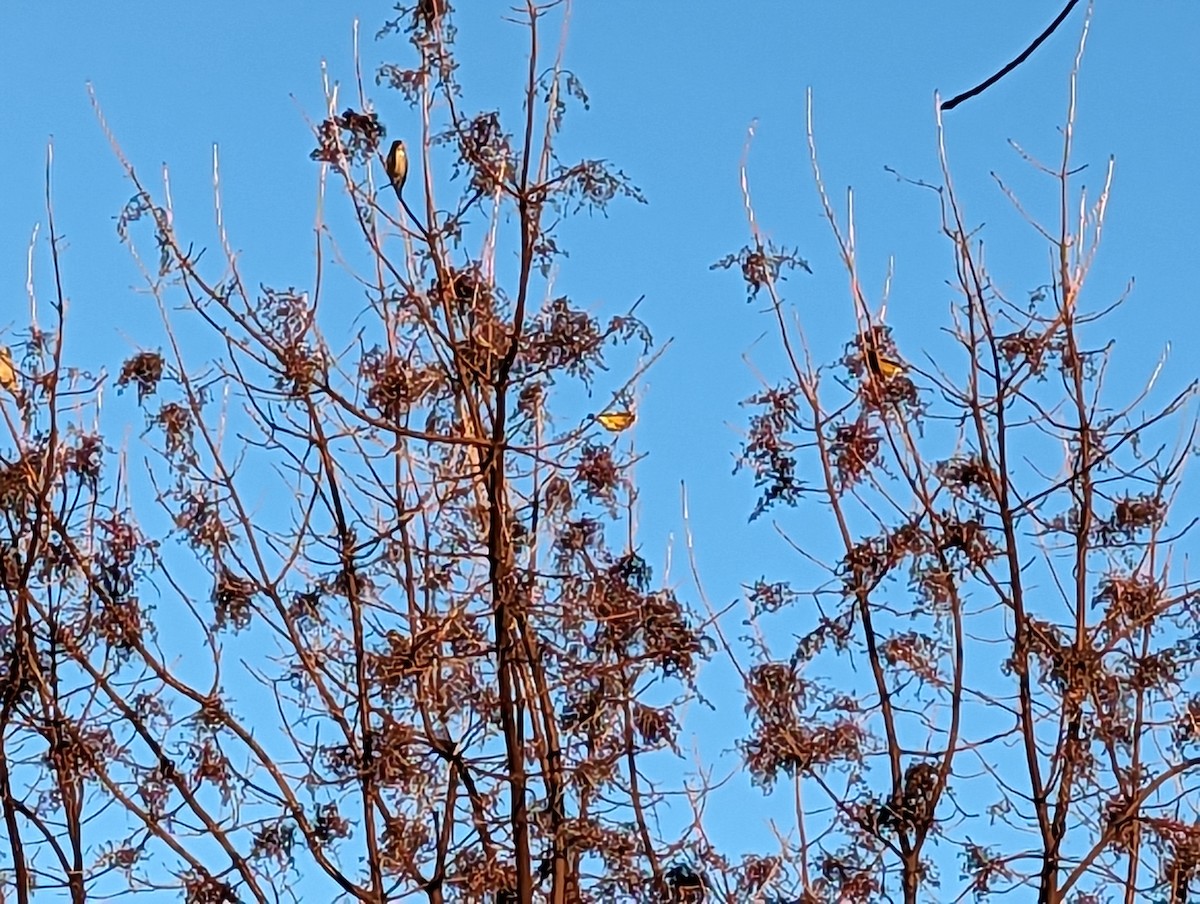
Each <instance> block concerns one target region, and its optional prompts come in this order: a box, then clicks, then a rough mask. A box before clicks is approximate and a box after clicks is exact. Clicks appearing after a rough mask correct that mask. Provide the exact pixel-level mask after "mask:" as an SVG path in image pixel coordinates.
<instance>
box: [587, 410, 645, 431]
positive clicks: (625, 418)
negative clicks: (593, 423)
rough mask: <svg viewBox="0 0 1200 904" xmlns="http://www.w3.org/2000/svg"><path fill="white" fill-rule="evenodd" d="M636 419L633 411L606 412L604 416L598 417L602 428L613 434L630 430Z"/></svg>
mask: <svg viewBox="0 0 1200 904" xmlns="http://www.w3.org/2000/svg"><path fill="white" fill-rule="evenodd" d="M636 419H637V418H636V416H635V415H634V413H633V412H632V411H606V412H604V413H603V414H598V415H596V420H598V421H599V422H600V426H601V427H603V428H604V429H605V430H611V431H612V432H613V433H620V432H621V431H622V430H628V429H629V427H630V426H631V425H632V424H633V422H634V421H635V420H636Z"/></svg>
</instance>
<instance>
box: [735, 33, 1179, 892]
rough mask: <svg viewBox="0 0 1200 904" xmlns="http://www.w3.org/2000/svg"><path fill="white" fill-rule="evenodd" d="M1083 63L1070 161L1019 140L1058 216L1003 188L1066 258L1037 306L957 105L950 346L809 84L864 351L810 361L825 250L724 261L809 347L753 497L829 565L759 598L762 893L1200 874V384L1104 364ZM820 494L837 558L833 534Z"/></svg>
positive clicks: (942, 198) (1103, 203)
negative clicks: (778, 813) (784, 830)
mask: <svg viewBox="0 0 1200 904" xmlns="http://www.w3.org/2000/svg"><path fill="white" fill-rule="evenodd" d="M1086 28H1087V26H1086V25H1085V26H1084V35H1085V36H1086ZM1082 51H1083V44H1082V42H1081V44H1080V48H1079V53H1080V55H1082ZM1078 66H1079V58H1078V57H1077V59H1076V65H1075V68H1074V70H1073V71H1072V76H1071V86H1070V105H1069V109H1068V113H1067V120H1066V121H1067V126H1066V128H1065V130H1064V141H1063V146H1062V154H1061V158H1060V159H1059V160H1058V161H1057V162H1055V163H1052V164H1048V165H1047V164H1043V163H1041V162H1039V161H1037V160H1035V159H1034V158H1033V157H1031V156H1030V155H1028V154H1026V153H1025V152H1024V151H1020V149H1019V148H1018V151H1020V153H1021V157H1022V158H1023V160H1024V161H1025V162H1026V163H1027V164H1028V165H1030V166H1033V167H1035V168H1036V169H1037V170H1038V171H1039V172H1040V173H1042V174H1043V175H1045V176H1046V177H1048V179H1050V180H1052V183H1053V186H1054V193H1055V195H1056V197H1057V205H1056V206H1057V209H1058V219H1057V222H1054V223H1051V224H1047V223H1042V222H1038V221H1036V220H1034V219H1033V218H1031V217H1029V216H1028V215H1027V214H1026V213H1025V208H1024V207H1023V206H1022V204H1021V202H1020V201H1019V199H1017V198H1016V197H1015V196H1014V195H1013V194H1012V193H1011V192H1009V190H1008V188H1007V187H1006V186H1005V184H1004V183H1003V182H1002V181H999V180H997V182H998V188H999V190H1001V191H1002V192H1004V193H1005V194H1006V195H1007V196H1008V197H1009V198H1011V200H1012V201H1013V205H1014V209H1015V210H1016V211H1017V212H1018V215H1019V216H1021V217H1023V218H1024V219H1025V220H1026V221H1027V222H1028V224H1029V226H1030V227H1031V228H1032V229H1033V230H1034V231H1035V233H1036V234H1037V235H1038V236H1039V237H1040V238H1041V240H1043V241H1044V242H1045V245H1046V247H1047V248H1048V250H1049V252H1050V255H1049V257H1050V260H1051V262H1052V266H1051V268H1050V272H1049V273H1048V276H1047V279H1046V282H1045V284H1044V285H1042V286H1039V287H1038V288H1036V289H1034V290H1032V291H1030V292H1029V294H1028V297H1027V298H1013V297H1011V296H1010V295H1009V294H1008V293H1007V292H1006V291H1005V290H1004V289H1003V288H1002V286H1003V285H1004V280H994V279H993V277H992V275H991V274H992V272H993V271H992V268H993V267H995V266H997V262H996V261H997V255H995V254H993V255H992V256H991V260H990V262H989V261H985V253H984V251H985V246H986V234H980V233H979V231H978V230H977V228H976V227H975V225H973V224H972V223H971V221H970V219H969V215H968V214H967V213H966V211H965V210H964V205H963V202H962V200H961V199H960V196H959V194H958V193H957V192H956V190H955V187H954V183H953V181H952V179H951V174H950V168H949V165H948V163H947V156H946V152H945V150H944V147H945V145H944V143H942V142H941V141H940V139H941V137H942V136H941V132H940V124H939V147H940V148H941V149H942V151H941V161H942V179H941V182H940V184H938V185H931V184H927V183H923V182H916V181H913V182H912V183H911V184H913V185H915V186H916V187H917V188H919V189H926V190H929V191H930V192H931V193H932V195H933V197H935V198H936V199H937V202H938V205H939V209H940V212H941V221H942V230H943V232H944V234H945V236H946V238H947V239H948V241H949V247H950V248H951V250H952V252H953V263H954V279H953V282H952V284H953V287H954V288H955V289H956V296H957V297H956V299H955V300H954V302H953V303H952V305H951V320H950V321H949V323H948V324H947V333H948V335H949V336H950V337H952V339H953V344H954V345H955V346H956V347H957V349H958V353H957V355H954V356H953V361H954V362H955V363H954V364H953V365H951V364H950V363H949V361H947V363H940V362H938V361H934V360H932V359H928V358H927V359H925V360H919V359H918V358H917V355H916V354H915V352H912V353H909V354H906V353H905V352H910V350H902V349H900V348H898V347H897V341H896V338H895V333H893V330H892V328H891V327H890V326H889V325H888V324H887V323H886V322H885V321H884V317H883V315H884V312H885V311H886V298H885V299H883V300H882V303H879V304H876V303H873V302H872V301H871V300H870V299H869V298H868V297H867V295H866V293H865V291H864V289H863V287H862V283H861V282H860V279H859V270H858V258H857V252H856V247H855V228H856V227H855V222H854V216H853V206H852V205H850V206H849V219H848V220H842V221H840V220H839V218H838V216H837V214H836V212H835V208H834V204H833V202H832V201H831V200H830V199H829V196H828V194H827V193H826V189H825V186H824V183H823V182H822V179H821V173H820V169H819V167H818V166H817V154H816V144H815V140H814V132H813V127H812V119H811V110H812V105H811V98H810V106H809V111H810V113H809V116H810V119H809V129H808V134H809V143H810V151H811V159H812V164H813V178H814V181H815V183H816V185H817V187H818V189H819V194H820V197H821V200H822V204H823V206H824V210H825V213H826V216H827V219H828V222H829V224H830V226H831V227H832V229H833V231H834V233H835V236H836V238H837V241H838V244H839V247H840V249H841V257H842V262H843V264H844V266H845V270H846V273H847V274H848V276H849V299H848V303H849V306H850V308H851V309H852V310H853V312H854V320H855V323H856V327H855V329H854V332H853V334H852V336H851V337H850V339H849V341H848V342H847V344H846V347H845V350H844V353H843V355H842V356H841V357H840V358H839V359H838V360H836V361H833V362H830V363H826V364H819V363H817V361H816V360H814V354H813V352H812V350H811V349H810V347H809V345H808V343H807V341H806V338H805V334H804V331H803V329H802V322H803V313H802V312H803V310H804V308H803V306H800V307H799V312H801V313H798V315H797V317H796V318H793V317H792V316H790V314H789V313H788V308H787V307H786V306H785V304H784V302H783V299H782V297H781V294H780V290H781V283H780V280H781V278H782V277H783V275H784V273H785V271H786V270H787V269H789V268H792V269H794V268H795V267H797V266H799V265H800V264H801V263H803V262H802V261H800V259H799V258H798V257H797V256H796V255H795V254H794V253H792V252H787V251H786V250H781V249H779V248H776V247H774V246H771V245H770V244H768V242H767V241H766V240H765V239H764V238H762V237H761V235H760V233H759V232H758V229H757V226H756V224H755V221H754V218H753V216H751V220H750V222H751V227H752V229H753V235H752V242H751V244H750V245H748V246H747V247H746V248H745V249H743V250H742V252H740V253H738V254H734V255H731V256H730V257H729V258H727V259H726V260H724V261H721V262H720V263H719V264H718V266H723V267H728V268H736V269H740V272H741V274H742V276H743V278H744V279H745V282H746V284H747V286H748V287H749V291H750V297H751V298H752V299H753V298H759V297H762V298H768V299H769V302H770V304H769V308H768V310H769V311H770V312H771V316H772V317H773V318H774V320H775V323H776V326H777V329H778V336H779V339H780V342H781V343H782V346H783V349H784V351H785V352H786V359H787V361H788V362H789V363H790V373H789V374H788V375H787V377H786V379H785V380H784V381H783V382H782V383H780V384H778V385H775V386H769V387H767V388H765V389H764V390H763V392H762V393H761V394H759V395H757V396H756V397H755V398H754V399H752V400H751V402H752V403H753V404H754V405H755V406H756V414H755V415H754V417H753V418H752V420H751V424H750V430H749V433H748V438H747V440H746V442H745V444H744V448H743V455H742V461H743V464H744V466H745V467H746V468H748V469H750V470H751V471H752V473H753V474H754V475H755V478H756V481H757V483H758V485H759V487H760V490H761V497H760V502H759V507H758V509H756V511H755V514H756V515H759V514H762V513H764V512H765V511H767V510H772V511H775V512H780V510H782V509H784V508H791V507H795V508H798V509H800V510H801V511H804V512H807V513H809V514H808V515H807V516H806V517H804V518H803V519H802V520H800V521H799V526H798V527H797V528H796V529H794V530H791V529H788V528H787V525H788V524H789V522H790V519H788V518H786V517H784V515H783V514H782V513H780V514H779V515H778V517H779V524H780V526H781V528H783V529H784V530H785V531H786V532H787V535H788V537H789V540H790V542H791V543H792V545H793V546H794V547H795V548H796V549H797V550H798V551H799V552H801V553H802V554H803V555H804V557H805V559H806V560H807V561H808V562H810V563H816V564H818V565H819V567H820V569H821V571H822V573H823V575H824V577H823V578H821V579H819V580H817V581H816V582H815V584H814V585H813V586H811V587H810V588H808V589H801V588H800V587H798V586H797V585H796V584H795V583H794V582H772V581H769V580H767V579H765V578H764V579H762V580H760V581H758V582H757V583H754V584H753V585H752V586H751V587H750V591H749V597H748V599H749V602H750V604H751V606H752V610H753V623H754V625H755V633H754V635H753V636H754V637H755V638H757V640H756V648H755V649H754V650H753V651H752V653H753V661H752V663H751V664H750V665H748V666H743V667H741V668H743V671H744V674H745V675H746V689H747V697H748V706H749V708H750V711H751V714H752V725H751V730H750V733H749V735H748V736H747V737H746V738H745V739H744V741H743V745H742V749H743V752H744V754H745V760H746V766H747V768H748V769H749V770H750V773H751V775H752V776H753V778H754V780H755V781H756V782H757V783H759V784H760V785H762V786H764V787H765V788H766V789H768V790H773V789H775V788H776V787H777V786H778V785H779V784H780V783H781V782H783V781H785V780H788V781H790V783H791V784H792V785H793V789H794V794H795V801H796V803H795V825H794V826H793V827H792V831H791V833H790V834H781V836H780V837H781V844H780V848H779V851H778V852H777V853H775V854H773V855H772V856H770V857H764V858H763V859H762V860H761V862H760V863H759V865H758V868H759V873H758V875H759V878H760V880H761V884H760V886H759V889H760V890H761V891H760V893H761V894H762V896H763V899H764V900H802V901H843V900H845V901H874V900H902V901H906V902H916V901H929V900H935V899H938V900H961V899H963V898H967V897H972V896H974V897H976V898H983V897H986V896H987V895H988V894H989V893H997V894H999V893H1002V892H1011V893H1014V894H1016V895H1017V896H1018V898H1019V899H1020V900H1027V899H1028V900H1032V898H1027V897H1025V896H1026V895H1032V894H1036V895H1037V900H1039V901H1044V902H1058V901H1068V900H1070V901H1078V902H1085V901H1088V902H1090V901H1113V900H1121V901H1125V902H1134V901H1150V900H1161V901H1170V902H1173V904H1175V902H1184V901H1187V900H1189V899H1190V898H1189V890H1190V889H1192V888H1194V887H1195V885H1196V880H1197V878H1198V877H1200V844H1198V840H1200V821H1198V819H1197V807H1198V806H1200V796H1198V792H1197V788H1196V786H1195V785H1193V782H1195V781H1196V780H1197V778H1200V772H1198V771H1197V769H1198V767H1200V759H1198V758H1197V749H1196V748H1197V743H1198V742H1200V732H1198V731H1197V721H1196V713H1197V712H1198V711H1200V710H1198V704H1197V702H1196V701H1197V699H1198V698H1197V692H1198V690H1200V688H1198V687H1197V683H1196V678H1195V673H1196V662H1197V658H1196V656H1197V651H1196V644H1195V638H1196V637H1197V636H1198V634H1200V623H1198V616H1197V606H1196V602H1195V590H1194V588H1193V586H1192V584H1191V582H1190V581H1189V579H1188V578H1187V576H1186V574H1184V573H1183V571H1182V568H1181V564H1182V563H1181V560H1182V558H1183V547H1182V546H1180V545H1179V544H1180V541H1181V540H1182V539H1183V538H1184V537H1185V535H1186V534H1187V532H1188V529H1189V528H1190V527H1191V525H1192V523H1193V519H1192V518H1190V517H1188V516H1185V515H1182V514H1180V513H1179V511H1178V507H1174V508H1173V504H1174V503H1176V502H1177V500H1178V499H1179V497H1180V493H1181V486H1182V484H1181V480H1182V475H1183V471H1184V468H1185V465H1186V463H1187V461H1188V460H1189V458H1191V457H1192V455H1193V454H1194V448H1195V427H1196V425H1195V419H1194V416H1193V415H1192V414H1190V413H1189V412H1188V410H1187V407H1186V406H1187V403H1188V402H1189V401H1190V400H1191V399H1192V398H1193V396H1194V394H1195V389H1196V386H1195V384H1194V383H1193V384H1191V385H1188V386H1187V387H1186V388H1185V389H1184V390H1183V391H1181V392H1178V393H1166V394H1164V390H1162V389H1160V387H1159V386H1158V385H1157V382H1158V377H1159V375H1160V371H1161V370H1162V366H1163V362H1161V361H1160V362H1159V363H1158V365H1157V366H1156V367H1155V368H1154V369H1153V371H1152V372H1151V373H1150V374H1149V376H1148V378H1147V379H1146V380H1145V383H1144V385H1143V386H1142V387H1140V388H1134V389H1132V390H1131V389H1130V388H1129V387H1127V386H1122V385H1119V384H1113V381H1112V380H1111V379H1110V377H1109V363H1110V360H1111V358H1112V353H1113V343H1112V342H1111V341H1110V340H1109V337H1108V335H1106V333H1105V326H1104V325H1105V319H1104V318H1105V316H1106V315H1108V314H1110V313H1111V311H1112V309H1113V308H1114V307H1116V306H1117V305H1119V304H1121V303H1122V302H1124V301H1125V294H1124V293H1122V294H1121V295H1120V296H1119V297H1117V298H1115V299H1110V300H1106V301H1103V302H1100V303H1099V304H1095V303H1093V306H1092V308H1091V309H1089V307H1088V306H1087V303H1086V296H1085V293H1084V285H1085V282H1086V279H1087V276H1088V274H1089V271H1090V270H1091V267H1092V264H1093V260H1094V258H1095V255H1096V253H1097V250H1098V246H1099V242H1100V237H1101V232H1102V228H1103V224H1104V218H1105V214H1106V210H1107V205H1108V200H1109V195H1110V189H1111V185H1112V174H1113V166H1112V162H1111V161H1109V164H1108V167H1107V169H1105V170H1104V171H1103V177H1102V180H1101V185H1100V190H1099V193H1098V194H1096V195H1094V196H1091V197H1089V196H1088V195H1087V194H1086V193H1085V192H1084V191H1082V190H1077V189H1076V187H1075V186H1076V184H1077V183H1078V182H1079V180H1080V179H1081V176H1080V172H1081V170H1076V169H1073V168H1072V162H1071V152H1072V141H1073V135H1074V128H1075V81H1076V78H1075V76H1076V73H1077V71H1078ZM743 180H744V183H743V184H748V183H747V182H746V180H745V176H743ZM746 200H747V209H748V210H751V211H752V210H753V207H752V205H751V203H750V197H749V194H748V189H747V199H746ZM999 260H1000V261H1001V263H1000V264H999V266H1001V267H1003V266H1005V265H1006V264H1007V263H1008V261H1007V259H1006V258H1005V256H1004V255H1003V254H1001V255H1000V256H999ZM949 357H950V356H947V359H949ZM962 362H965V367H964V366H962ZM815 510H822V511H826V512H828V517H829V519H830V520H831V524H830V530H831V531H832V534H833V536H836V537H837V538H838V543H837V544H836V545H837V547H838V548H837V549H836V550H835V549H830V548H828V547H825V546H822V545H821V544H820V543H819V542H818V541H817V540H816V539H815V537H817V536H818V535H821V534H822V533H827V531H826V530H825V529H824V528H822V529H821V530H819V531H814V530H813V527H812V525H813V521H814V518H813V514H812V513H813V512H814V511H815ZM824 553H828V555H829V556H830V558H828V559H825V558H820V556H821V555H822V554H824ZM777 613H785V614H783V615H780V614H777ZM800 614H802V615H803V616H804V618H805V619H806V623H807V627H806V629H805V630H804V631H803V632H802V633H801V634H800V636H799V637H798V641H797V642H795V643H794V644H785V645H784V648H782V649H781V648H780V642H779V633H780V632H779V631H777V630H774V629H773V628H772V620H774V619H779V618H785V619H787V623H788V625H789V627H794V625H795V619H796V617H797V616H798V615H800ZM785 636H786V635H785ZM729 653H730V655H734V651H733V650H732V648H729ZM830 676H834V677H832V678H831V677H830ZM955 860H957V861H958V863H959V864H960V875H959V881H957V882H955V881H953V878H952V877H951V876H948V875H947V866H950V865H952V864H953V863H954V861H955ZM727 897H729V898H730V899H733V897H734V895H733V892H732V890H729V891H728V892H727Z"/></svg>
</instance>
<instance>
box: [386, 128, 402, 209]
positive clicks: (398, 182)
mask: <svg viewBox="0 0 1200 904" xmlns="http://www.w3.org/2000/svg"><path fill="white" fill-rule="evenodd" d="M383 167H384V169H386V170H387V174H388V179H389V180H390V181H391V183H392V188H394V189H396V197H397V198H399V197H400V191H401V189H403V188H404V180H405V179H407V178H408V151H407V150H406V149H405V147H404V142H403V141H399V140H397V141H393V142H392V146H391V148H390V149H389V150H388V152H387V156H386V157H385V158H383Z"/></svg>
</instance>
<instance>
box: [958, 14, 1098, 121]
mask: <svg viewBox="0 0 1200 904" xmlns="http://www.w3.org/2000/svg"><path fill="white" fill-rule="evenodd" d="M1078 2H1079V0H1067V5H1066V6H1064V7H1063V11H1062V12H1061V13H1059V14H1058V18H1057V19H1055V20H1054V21H1053V22H1051V23H1050V27H1049V28H1047V29H1046V30H1045V31H1043V32H1042V33H1041V34H1040V35H1038V36H1037V38H1036V39H1035V40H1034V42H1033V43H1032V44H1030V45H1029V46H1028V47H1026V48H1025V50H1024V51H1023V52H1022V53H1021V55H1020V56H1018V57H1017V58H1016V59H1015V60H1013V61H1012V62H1011V63H1009V64H1008V65H1007V66H1005V67H1004V68H1003V69H1001V70H1000V71H999V72H997V73H996V74H995V75H993V76H992V77H991V78H989V79H988V80H987V81H986V82H980V83H979V84H978V85H976V86H975V87H974V88H972V89H971V90H970V91H964V92H963V93H962V94H960V95H958V96H957V97H952V98H950V100H947V101H943V103H942V110H943V111H945V110H953V109H954V108H955V107H957V106H958V105H959V104H961V103H962V102H963V101H964V100H970V99H971V98H972V97H974V96H975V95H976V94H980V93H982V92H984V91H986V90H987V89H988V88H990V87H992V85H994V84H996V82H998V81H1000V79H1002V78H1004V76H1006V75H1008V74H1009V73H1010V72H1012V71H1013V70H1014V69H1016V68H1017V67H1018V66H1020V65H1021V64H1022V63H1024V62H1025V61H1026V60H1027V59H1029V55H1030V54H1031V53H1033V52H1034V51H1035V50H1037V49H1038V47H1040V46H1041V44H1042V42H1043V41H1045V40H1046V38H1048V37H1050V35H1052V34H1054V30H1055V29H1056V28H1058V26H1060V25H1062V24H1063V20H1064V19H1066V18H1067V16H1069V15H1070V14H1071V10H1073V9H1074V8H1075V4H1077V3H1078Z"/></svg>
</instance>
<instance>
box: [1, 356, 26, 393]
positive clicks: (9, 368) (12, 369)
mask: <svg viewBox="0 0 1200 904" xmlns="http://www.w3.org/2000/svg"><path fill="white" fill-rule="evenodd" d="M0 389H5V390H7V391H8V392H9V393H10V394H11V395H12V397H13V398H14V399H16V400H17V404H18V405H24V404H25V401H24V400H25V395H24V393H22V392H21V381H20V380H18V379H17V368H16V366H15V365H14V364H13V359H12V352H11V351H10V350H9V348H8V346H7V345H0Z"/></svg>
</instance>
